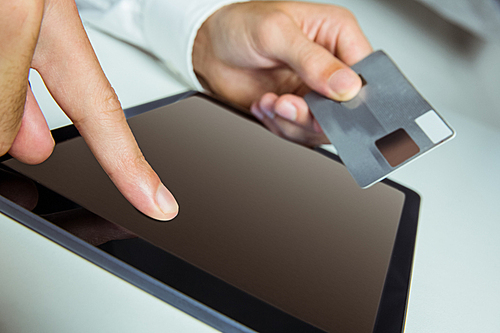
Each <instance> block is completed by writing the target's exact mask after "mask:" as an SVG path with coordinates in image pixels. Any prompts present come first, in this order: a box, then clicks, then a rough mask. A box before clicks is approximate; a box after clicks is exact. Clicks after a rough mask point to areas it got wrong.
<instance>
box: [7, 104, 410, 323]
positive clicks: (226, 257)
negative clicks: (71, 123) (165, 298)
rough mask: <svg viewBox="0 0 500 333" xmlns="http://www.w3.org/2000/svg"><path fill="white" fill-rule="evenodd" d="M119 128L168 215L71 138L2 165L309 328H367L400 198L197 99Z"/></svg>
mask: <svg viewBox="0 0 500 333" xmlns="http://www.w3.org/2000/svg"><path fill="white" fill-rule="evenodd" d="M129 124H130V126H131V128H132V130H133V132H134V135H135V136H136V139H137V141H138V143H139V146H140V147H141V149H142V151H143V153H144V155H145V156H146V159H147V160H148V161H149V163H150V164H151V165H152V167H153V169H155V171H156V172H157V173H158V174H159V176H160V178H161V179H162V181H163V183H164V184H166V186H167V187H168V188H169V189H170V190H171V191H172V193H173V194H174V195H175V197H176V199H177V201H178V202H179V205H180V213H179V215H178V216H177V217H176V218H175V219H174V220H172V221H171V222H158V221H154V220H152V219H150V218H148V217H146V216H144V215H143V214H141V213H140V212H138V211H137V210H135V209H134V208H133V207H132V206H131V205H130V204H129V203H128V202H127V201H126V200H125V199H124V197H123V196H122V195H121V194H120V193H119V192H118V191H117V190H116V188H115V187H114V186H113V184H112V183H111V181H110V180H109V179H108V177H107V176H106V174H105V173H104V172H103V171H102V169H101V168H100V166H99V165H98V164H97V162H96V161H95V159H94V157H93V156H92V154H91V152H90V150H89V149H88V148H87V146H86V145H85V143H84V141H83V139H82V138H80V137H78V138H74V139H71V140H68V141H66V142H62V143H60V144H58V145H57V146H56V149H55V151H54V153H53V155H52V156H51V157H50V158H49V159H48V160H47V161H46V162H44V163H43V164H41V165H38V166H27V165H24V164H22V163H19V162H17V161H15V160H10V161H7V162H5V164H6V165H8V166H9V167H11V168H13V169H15V170H17V171H19V172H21V173H23V174H25V175H27V176H29V177H30V178H32V179H34V180H36V181H38V182H40V183H41V184H43V185H45V186H47V187H48V188H50V189H52V190H54V191H55V192H57V193H59V194H61V195H63V196H65V197H67V198H69V199H70V200H72V201H74V202H76V203H78V204H79V205H81V206H83V207H85V208H86V209H88V210H90V211H91V212H93V213H95V214H97V215H99V216H101V217H103V218H105V219H107V220H109V221H111V222H113V223H116V224H118V225H120V226H122V227H124V228H126V229H128V230H130V231H131V232H132V233H134V234H136V235H138V236H139V237H140V238H142V239H144V240H146V241H147V242H149V243H151V244H153V245H155V246H157V247H159V248H161V249H163V250H165V251H167V252H168V253H170V254H172V255H174V256H176V257H178V258H180V259H182V260H183V261H186V262H188V263H189V264H191V265H194V266H196V267H198V268H200V269H201V270H203V271H205V272H207V273H209V274H211V275H213V276H215V277H217V278H218V279H221V280H223V281H225V282H226V283H228V284H230V285H232V286H234V287H236V288H237V289H239V290H242V291H244V292H246V293H248V294H250V295H252V296H254V297H256V298H257V299H259V300H262V301H263V302H265V303H267V304H270V305H271V306H273V307H275V308H277V309H280V310H282V311H283V312H285V313H287V314H289V315H291V316H293V317H295V318H298V319H300V320H302V321H304V322H306V323H309V324H311V325H312V326H314V327H317V328H319V329H322V330H325V331H330V332H332V331H339V332H345V331H352V332H371V331H373V327H374V325H375V320H376V317H377V312H378V309H379V303H380V299H381V295H382V291H383V288H384V282H385V279H386V274H387V270H388V267H389V262H390V260H391V254H392V250H393V246H394V241H395V237H396V233H397V230H398V225H399V221H400V218H401V214H402V210H403V205H404V202H405V195H404V193H402V192H400V191H399V190H397V189H395V188H393V187H391V186H388V185H386V184H383V183H379V184H377V185H375V186H373V187H371V188H369V189H366V190H362V189H360V188H359V187H358V186H357V185H356V183H355V182H354V180H353V179H352V178H351V176H350V175H349V174H348V172H347V171H346V169H345V168H344V167H343V166H342V165H341V164H340V163H337V162H335V161H333V160H331V159H329V158H327V157H325V156H323V155H321V154H318V153H317V152H315V151H314V150H311V149H308V148H305V147H302V146H299V145H296V144H293V143H290V142H288V141H285V140H283V139H281V138H278V137H276V136H274V135H273V134H272V133H270V132H268V131H267V130H266V129H264V128H263V127H261V126H260V125H258V124H256V123H254V122H251V121H248V120H247V119H245V118H243V117H241V116H239V115H237V114H234V113H233V112H230V111H229V110H228V108H226V107H224V106H221V105H220V104H217V103H213V102H211V101H210V100H208V99H207V98H205V97H202V96H199V95H195V96H192V97H189V98H187V99H185V100H182V101H180V102H177V103H175V104H172V105H167V106H164V107H160V108H158V109H155V110H152V111H148V112H146V113H143V114H140V115H137V116H135V117H133V118H131V119H129Z"/></svg>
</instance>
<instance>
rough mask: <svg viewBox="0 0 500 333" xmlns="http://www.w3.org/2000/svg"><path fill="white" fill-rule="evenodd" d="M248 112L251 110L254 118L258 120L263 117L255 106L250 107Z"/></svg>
mask: <svg viewBox="0 0 500 333" xmlns="http://www.w3.org/2000/svg"><path fill="white" fill-rule="evenodd" d="M250 112H252V114H253V115H254V117H255V118H257V119H259V120H262V119H264V115H263V114H262V112H260V111H259V109H258V108H257V107H255V106H254V107H252V108H251V109H250Z"/></svg>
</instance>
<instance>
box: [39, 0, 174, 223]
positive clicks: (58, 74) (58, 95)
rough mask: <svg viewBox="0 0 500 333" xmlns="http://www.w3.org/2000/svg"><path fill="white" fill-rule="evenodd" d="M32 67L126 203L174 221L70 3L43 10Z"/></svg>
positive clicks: (167, 198)
mask: <svg viewBox="0 0 500 333" xmlns="http://www.w3.org/2000/svg"><path fill="white" fill-rule="evenodd" d="M32 65H33V67H35V68H36V69H37V70H38V71H39V72H40V74H41V76H42V78H43V79H44V82H45V84H46V85H47V87H48V89H49V91H50V93H51V94H52V96H53V97H54V99H55V100H56V101H57V103H58V104H59V105H60V106H61V108H62V109H63V110H64V111H65V112H66V114H67V115H68V116H69V117H70V119H71V120H72V121H73V123H74V124H75V126H76V127H77V128H78V130H79V131H80V133H81V135H82V136H83V138H84V139H85V141H86V142H87V144H88V146H89V147H90V149H91V150H92V152H93V154H94V155H95V157H96V159H97V160H98V161H99V163H100V164H101V166H102V167H103V169H104V170H105V171H106V173H107V174H108V175H109V177H110V178H111V180H112V181H113V182H114V184H115V185H116V186H117V188H118V189H119V190H120V192H121V193H122V194H123V195H124V196H125V198H126V199H127V200H128V201H130V202H131V203H132V204H133V205H134V206H135V207H136V208H137V209H138V210H140V211H141V212H143V213H144V214H146V215H148V216H150V217H152V218H155V219H158V220H169V219H172V218H174V217H175V216H176V215H177V213H178V205H177V202H176V201H175V199H174V197H173V195H172V194H171V193H170V192H169V191H168V190H167V188H166V187H165V186H164V185H163V184H162V182H161V181H160V178H159V177H158V175H157V174H156V173H155V172H154V171H153V169H152V168H151V166H150V165H149V164H148V163H147V162H146V160H145V158H144V157H143V155H142V153H141V151H140V149H139V147H138V145H137V143H136V141H135V138H134V136H133V134H132V132H131V130H130V128H129V127H128V124H127V122H126V119H125V116H124V114H123V110H122V108H121V106H120V103H119V101H118V98H117V96H116V94H115V92H114V90H113V88H112V87H111V85H110V84H109V82H108V80H107V79H106V77H105V75H104V73H103V71H102V69H101V67H100V65H99V62H98V60H97V58H96V56H95V54H94V51H93V49H92V46H91V45H90V42H89V40H88V38H87V35H86V33H85V30H84V29H83V26H82V24H81V21H80V18H79V16H78V12H77V8H76V5H75V3H74V2H73V1H59V2H57V3H56V4H54V5H53V6H52V7H49V8H47V9H46V11H45V15H44V21H43V24H42V28H41V31H40V42H39V43H38V45H37V49H36V52H35V56H34V58H33V63H32Z"/></svg>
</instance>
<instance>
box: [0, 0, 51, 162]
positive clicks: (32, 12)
mask: <svg viewBox="0 0 500 333" xmlns="http://www.w3.org/2000/svg"><path fill="white" fill-rule="evenodd" d="M31 2H33V1H31ZM31 2H30V1H19V0H3V1H1V2H0V45H1V47H0V77H1V80H0V155H4V154H5V153H6V152H7V151H8V150H9V149H10V147H11V145H12V142H13V141H14V138H15V137H16V134H17V132H18V130H19V127H20V126H21V119H22V117H23V110H24V104H25V101H26V82H27V80H28V71H29V68H30V63H31V59H32V56H33V52H34V50H35V45H36V41H37V38H38V30H39V28H40V22H41V20H42V14H43V6H38V7H37V4H38V3H39V2H34V3H31Z"/></svg>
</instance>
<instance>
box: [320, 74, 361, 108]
mask: <svg viewBox="0 0 500 333" xmlns="http://www.w3.org/2000/svg"><path fill="white" fill-rule="evenodd" d="M328 86H329V87H330V89H331V94H332V96H331V97H332V98H333V99H335V100H338V101H348V100H350V99H352V98H354V96H356V94H357V93H358V91H359V89H360V88H361V79H360V78H359V76H358V75H357V74H356V73H355V72H354V71H353V70H352V69H350V68H343V69H339V70H338V71H336V72H334V73H333V74H332V76H330V79H328Z"/></svg>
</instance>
